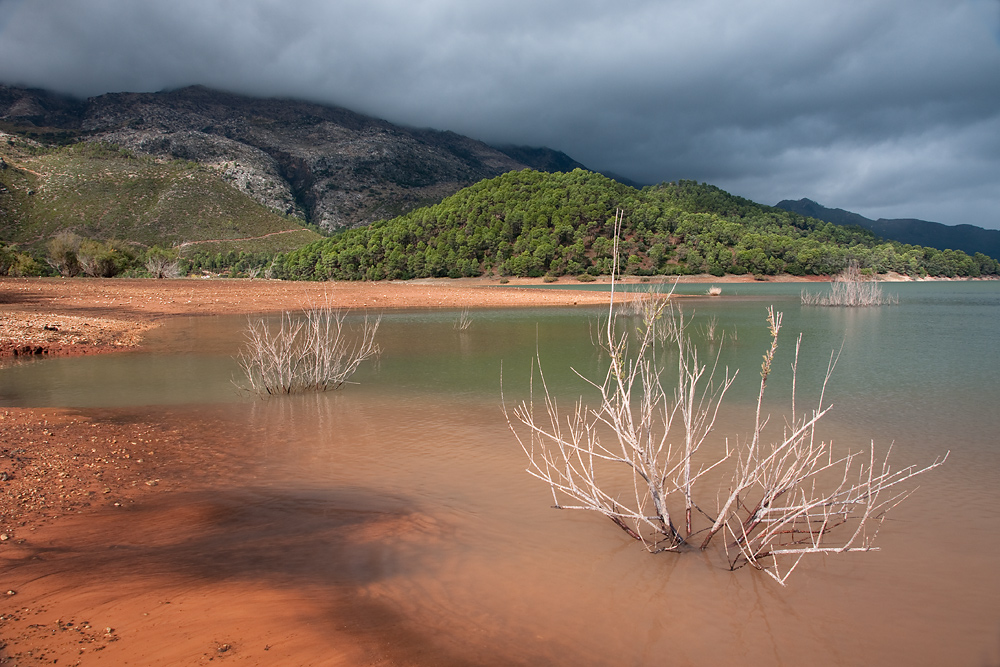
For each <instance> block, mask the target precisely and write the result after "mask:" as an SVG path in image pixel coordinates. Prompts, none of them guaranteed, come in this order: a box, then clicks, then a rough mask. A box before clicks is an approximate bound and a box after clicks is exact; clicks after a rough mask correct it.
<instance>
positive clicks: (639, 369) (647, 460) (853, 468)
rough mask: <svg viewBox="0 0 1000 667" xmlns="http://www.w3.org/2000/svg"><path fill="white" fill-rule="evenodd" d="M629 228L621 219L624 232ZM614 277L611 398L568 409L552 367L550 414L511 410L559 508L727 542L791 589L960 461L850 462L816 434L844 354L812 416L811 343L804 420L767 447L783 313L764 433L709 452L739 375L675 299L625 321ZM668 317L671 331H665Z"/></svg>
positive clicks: (653, 537)
mask: <svg viewBox="0 0 1000 667" xmlns="http://www.w3.org/2000/svg"><path fill="white" fill-rule="evenodd" d="M620 224H621V218H620V215H619V216H618V218H617V219H616V228H617V227H619V226H620ZM614 256H615V258H617V256H618V254H617V236H616V244H615V255H614ZM616 268H617V267H616ZM613 279H614V275H613V276H612V293H611V307H610V311H609V315H608V321H607V326H606V327H605V328H604V329H603V331H602V336H601V338H600V341H599V345H600V346H601V348H602V349H603V351H604V352H605V353H606V354H607V355H608V358H609V368H608V371H607V373H606V374H605V375H604V377H603V379H601V380H600V381H593V380H588V379H586V378H583V379H584V380H585V381H586V382H588V383H589V385H590V386H591V387H593V388H594V389H595V390H596V392H597V395H598V397H599V400H598V401H597V403H596V404H595V405H593V406H591V405H586V404H584V402H583V401H582V399H581V400H580V401H577V402H576V404H575V405H574V407H573V408H572V409H571V410H569V411H568V412H564V411H562V410H561V409H560V407H559V405H558V403H557V401H556V399H555V398H554V397H553V396H552V394H551V393H550V392H549V390H548V387H547V386H546V384H545V376H544V374H543V373H542V372H541V364H540V360H539V366H538V371H537V377H538V378H539V380H540V383H541V397H540V402H541V404H542V406H543V407H544V410H540V411H536V409H535V408H536V406H535V400H534V396H532V397H530V398H529V399H528V400H527V401H524V402H522V403H520V404H519V405H517V406H515V407H514V408H512V409H511V410H508V409H507V407H506V405H505V406H504V411H505V414H506V415H507V422H508V425H509V426H510V428H511V430H512V431H513V433H514V435H515V437H516V438H517V440H518V442H519V443H520V445H521V447H522V449H523V450H524V452H525V455H526V456H527V458H528V468H527V472H528V473H529V474H530V475H532V476H534V477H536V478H538V479H540V480H542V481H544V482H545V483H547V484H548V485H549V488H550V490H551V492H552V498H553V504H554V506H555V507H556V508H558V509H578V510H587V511H593V512H598V513H600V514H602V515H604V516H606V517H608V518H609V519H610V520H611V521H613V522H614V523H615V524H616V525H617V526H618V527H619V528H621V529H622V530H623V531H625V533H627V534H628V535H629V536H630V537H632V538H634V539H636V540H639V541H640V542H642V544H643V545H644V546H645V547H646V549H648V550H649V551H653V552H659V551H682V550H685V549H708V548H709V547H711V546H712V545H713V544H718V543H719V542H721V543H722V544H721V548H723V549H724V552H725V554H726V556H727V561H728V563H729V567H730V568H731V569H734V570H735V569H739V568H742V567H744V566H746V565H750V566H751V567H754V568H756V569H759V570H762V571H764V572H766V573H767V574H768V575H769V576H771V577H773V578H774V579H775V580H776V581H778V582H779V583H781V584H782V585H783V584H784V583H785V582H786V581H787V579H788V576H789V575H790V574H791V573H792V571H794V570H795V568H796V567H797V566H798V564H799V562H800V561H801V559H802V558H803V557H804V556H806V555H808V554H818V553H840V552H846V551H869V550H872V549H874V548H875V547H874V546H873V540H874V538H875V536H876V534H877V532H878V528H879V526H880V525H881V523H882V521H883V520H884V518H885V515H886V512H888V511H889V510H890V509H892V508H893V507H895V505H897V504H898V503H899V502H900V501H901V500H902V499H903V498H904V497H905V496H906V495H907V493H906V492H905V491H901V490H900V489H901V487H900V486H899V485H900V484H901V483H902V482H905V481H906V480H908V479H910V478H911V477H913V476H915V475H918V474H920V473H922V472H925V471H927V470H930V469H931V468H934V467H937V466H938V465H941V464H942V463H944V460H945V459H946V458H947V454H946V455H945V456H944V457H943V458H940V459H937V460H935V461H934V462H933V463H931V464H930V465H928V466H926V467H923V468H917V467H916V466H908V467H905V468H902V469H900V470H897V471H894V470H892V469H891V467H890V465H889V462H888V454H886V455H885V457H884V458H878V457H876V455H875V450H874V444H872V446H871V448H870V449H868V450H867V451H863V452H848V453H846V454H841V455H836V454H835V453H834V452H833V450H832V448H831V445H830V443H828V442H824V441H821V440H819V439H818V438H817V434H816V425H817V423H818V422H819V421H820V419H821V418H822V417H823V416H824V415H825V414H826V413H827V412H828V410H829V406H828V405H827V404H826V403H825V402H824V401H825V387H826V383H827V380H829V377H830V373H832V371H833V367H834V365H835V362H836V358H835V357H833V356H831V361H830V364H829V365H828V369H827V375H826V380H824V382H823V389H822V390H821V391H820V396H819V400H818V402H817V405H816V407H815V408H813V409H811V410H810V411H808V412H807V413H805V414H801V415H800V414H799V413H798V408H797V406H796V402H795V391H796V387H795V384H796V382H795V377H796V376H797V370H798V356H799V347H800V344H801V337H800V340H799V343H798V344H797V345H796V351H795V361H794V362H793V363H792V371H793V380H792V401H791V404H792V405H791V415H790V417H789V419H788V420H787V422H786V424H785V426H784V429H783V433H782V436H781V437H780V438H777V439H776V440H775V441H773V442H765V438H764V430H765V426H766V425H767V423H768V417H767V416H766V415H764V414H763V401H764V394H765V388H766V385H767V380H768V378H769V376H770V374H771V368H772V364H773V362H774V358H775V353H776V351H777V349H778V333H779V331H780V329H781V313H778V312H775V311H774V309H773V308H770V309H768V315H767V321H768V326H769V329H770V333H771V343H770V347H769V348H768V350H767V351H766V353H765V354H764V359H763V363H762V364H761V382H760V390H759V393H758V397H757V408H756V413H755V420H754V424H753V431H752V434H751V435H750V436H749V437H748V438H746V439H745V440H744V442H743V443H742V444H739V443H738V444H737V446H733V447H731V446H730V444H729V442H728V440H727V441H726V442H725V447H724V448H719V450H718V451H717V453H716V454H714V455H706V456H702V455H701V452H702V451H703V450H704V449H705V448H704V447H703V445H704V443H705V441H706V439H707V437H708V435H709V434H710V432H711V431H712V430H713V427H714V425H715V423H716V420H717V416H718V414H719V409H720V407H721V404H722V400H723V398H724V396H725V394H726V392H727V391H728V389H729V388H730V387H731V385H732V383H733V380H734V379H735V377H736V374H735V373H732V374H731V373H730V372H729V371H728V369H726V370H725V371H724V374H723V378H722V379H721V380H717V379H716V371H717V370H718V369H717V366H718V359H719V357H718V353H717V354H716V356H715V357H714V359H711V360H709V361H708V362H705V361H703V360H701V359H700V358H699V355H698V349H697V347H696V346H695V345H694V344H692V342H691V340H690V338H689V337H688V336H687V334H686V332H685V329H686V324H685V322H684V320H683V315H681V314H679V313H678V312H677V311H675V310H674V309H673V308H671V307H670V306H669V305H668V302H666V301H661V302H659V303H658V304H657V305H655V306H653V307H647V310H646V312H645V313H644V315H643V318H642V319H643V324H642V326H640V327H638V329H637V331H636V332H635V334H634V338H632V337H631V336H630V334H629V332H628V331H627V330H626V329H625V328H624V327H621V326H619V324H618V322H617V320H616V316H615V310H614V282H613ZM664 319H666V320H669V322H670V324H669V325H667V326H663V325H662V324H661V323H662V321H663V320H664ZM657 331H668V332H671V333H670V335H667V336H658V335H656V332H657ZM663 345H670V346H671V347H672V348H673V353H674V354H675V355H676V359H677V362H676V363H677V377H676V379H675V380H674V381H673V382H672V383H671V384H672V389H670V390H668V389H666V388H665V387H664V384H663V381H664V376H665V374H666V371H667V369H666V368H665V367H664V366H663V364H662V362H661V361H660V360H661V359H663V358H664V356H665V355H663V354H662V351H663ZM533 375H534V373H533ZM581 377H582V376H581ZM726 469H728V471H729V472H728V474H726V473H725V472H724V470H726ZM709 473H711V476H712V478H713V479H715V480H718V479H719V478H720V477H721V479H722V482H721V483H720V482H718V481H715V482H714V483H713V486H712V488H711V489H709V491H708V493H707V494H706V495H707V496H709V497H710V498H716V499H718V500H717V505H716V508H715V509H714V510H709V509H707V507H708V506H707V505H706V504H705V503H701V502H699V501H698V497H699V496H698V491H699V482H701V481H702V480H704V479H706V478H707V476H708V475H709ZM835 529H837V530H835ZM720 533H722V535H721V536H720V535H719V534H720Z"/></svg>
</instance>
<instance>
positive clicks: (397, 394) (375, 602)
mask: <svg viewBox="0 0 1000 667" xmlns="http://www.w3.org/2000/svg"><path fill="white" fill-rule="evenodd" d="M823 288H824V286H822V285H815V284H812V285H806V286H805V289H810V290H818V289H823ZM801 289H803V285H801V284H774V285H770V284H749V285H723V295H722V296H720V297H715V298H697V297H696V298H690V299H683V300H682V308H683V309H684V312H685V315H686V316H687V317H688V318H689V319H690V321H691V325H690V329H689V331H690V332H691V333H692V335H693V337H694V338H695V340H696V341H698V342H699V343H700V344H702V345H704V349H705V350H706V351H707V352H713V351H719V360H720V366H721V367H729V368H731V369H739V375H738V377H737V381H736V383H735V384H734V386H733V389H732V390H731V392H730V393H729V395H728V396H727V398H726V402H725V404H724V407H723V411H722V416H721V417H720V420H719V422H718V424H717V427H716V431H715V433H714V434H713V435H712V436H711V439H712V442H713V443H714V444H713V445H712V446H714V447H716V448H718V447H721V446H722V445H721V443H722V442H724V439H725V438H726V437H729V438H730V439H731V440H732V439H735V438H737V437H741V436H745V435H746V434H747V433H748V431H749V430H750V428H751V426H752V421H749V420H750V419H752V409H753V403H754V400H755V398H756V390H757V385H758V383H759V375H758V369H759V364H760V358H761V354H762V353H763V352H764V350H765V347H766V345H767V342H768V334H767V329H766V323H765V309H766V307H767V306H768V305H772V304H773V305H774V306H775V307H776V309H778V310H780V311H782V312H783V313H784V327H783V330H782V337H781V340H780V347H779V353H778V360H777V363H776V370H775V374H774V376H773V378H772V380H771V382H770V383H769V394H768V402H767V405H766V408H767V410H768V412H769V413H770V414H771V415H772V420H773V421H774V423H776V424H780V423H781V418H782V415H784V414H786V413H787V406H788V396H789V381H790V376H791V373H790V370H789V364H790V362H791V354H792V351H793V349H794V344H795V338H796V336H797V335H798V334H799V333H800V332H801V333H802V360H801V361H800V369H799V378H798V386H799V398H798V400H799V401H800V402H801V403H803V404H805V403H808V402H809V400H810V399H812V398H814V397H815V395H816V392H817V391H818V389H819V386H820V383H821V380H822V377H823V374H824V372H825V370H826V367H827V362H828V360H829V358H830V355H831V353H832V352H839V361H838V363H837V367H836V370H835V372H834V375H833V378H832V380H831V382H830V384H829V387H828V388H827V399H828V401H829V402H830V403H832V404H833V406H834V407H833V410H832V412H831V413H830V414H829V415H828V416H827V417H826V418H825V419H824V420H823V425H822V429H821V435H823V437H824V438H827V439H831V438H832V439H833V441H834V443H835V446H836V447H837V448H841V449H845V450H846V449H855V450H856V449H860V448H862V447H867V446H868V445H869V444H870V443H871V442H872V441H874V443H875V446H876V449H877V450H878V451H879V452H885V451H886V449H887V448H889V447H890V446H892V448H893V452H892V458H891V459H890V460H891V461H892V462H893V463H894V464H895V466H896V467H900V466H902V465H906V464H909V463H916V464H927V463H930V462H931V461H932V460H933V459H934V458H935V457H937V456H940V455H943V454H944V453H945V452H946V451H950V452H951V455H950V458H949V459H948V462H947V463H946V464H945V465H944V466H943V467H940V468H938V469H936V470H933V471H931V472H930V473H928V474H926V475H924V476H922V477H920V478H918V479H917V480H915V482H916V483H914V484H912V485H910V486H911V488H916V487H919V488H916V490H915V492H914V493H913V495H912V496H911V497H910V498H908V499H907V500H906V501H905V502H904V503H903V504H902V505H900V506H899V507H898V508H896V509H895V510H894V511H893V512H892V513H891V514H890V515H889V519H888V520H887V521H886V523H885V524H884V526H883V528H882V530H881V533H880V535H879V540H878V544H877V545H878V546H879V547H880V550H878V551H874V552H870V553H864V554H841V555H836V556H827V557H823V556H819V557H816V558H814V559H812V560H807V561H805V562H804V563H803V565H801V566H800V567H799V569H798V570H797V571H796V573H795V574H794V575H793V576H792V578H791V579H790V581H789V585H788V586H787V587H785V588H782V587H781V586H779V585H777V584H776V583H775V582H773V581H771V580H770V579H768V578H767V577H766V576H764V575H762V574H761V573H758V572H754V571H751V570H749V569H743V570H740V571H737V572H730V571H729V570H728V569H726V568H725V566H724V565H725V564H724V562H723V561H722V560H721V559H719V558H717V557H714V556H712V555H711V554H702V553H684V554H658V555H651V554H649V553H646V552H645V551H643V550H642V549H641V547H640V546H639V545H638V544H637V543H635V542H633V541H631V540H629V539H628V538H627V537H626V536H625V535H624V534H623V533H622V532H621V531H619V530H617V529H616V528H615V527H614V526H613V525H612V524H611V523H610V522H609V521H607V520H606V519H604V518H603V517H600V516H597V515H593V514H588V513H582V512H577V513H573V512H561V511H557V510H553V509H550V507H549V506H550V505H551V496H550V494H549V491H548V489H547V487H546V486H545V485H544V484H542V483H541V482H539V481H538V480H536V479H533V478H531V477H530V476H529V475H527V474H526V473H525V472H524V467H525V463H526V460H525V456H524V453H523V452H522V451H521V449H520V447H519V446H518V444H517V441H516V440H515V439H514V437H513V436H512V434H511V432H510V430H509V429H508V426H507V423H506V421H505V419H504V415H503V412H502V410H501V377H502V384H503V394H504V396H505V398H506V401H507V402H508V404H512V403H514V402H516V401H518V400H522V399H524V398H526V397H527V395H528V388H529V381H530V376H531V366H532V362H533V359H535V358H536V357H537V359H538V360H540V363H541V364H542V367H543V368H544V371H545V375H546V380H547V382H548V385H549V388H550V390H552V392H553V393H554V394H555V395H556V396H558V397H559V398H560V400H561V401H563V402H564V404H566V405H569V404H570V403H571V402H572V401H573V400H575V399H576V398H579V397H583V399H584V400H585V401H586V400H588V399H592V397H593V393H592V392H591V391H589V390H588V388H587V386H586V384H585V383H583V382H582V381H581V380H580V379H579V378H578V377H577V376H576V375H575V373H574V370H573V369H575V371H576V372H579V373H580V374H582V375H583V376H585V377H593V378H596V377H598V376H599V375H600V373H601V371H602V369H603V368H604V363H605V360H604V359H603V358H602V355H601V354H600V352H599V351H598V350H596V348H595V347H594V345H593V342H592V341H593V337H594V334H595V329H596V328H597V327H599V326H600V322H601V320H602V318H603V317H605V316H606V311H605V310H604V309H591V308H564V309H522V310H516V309H515V310H483V311H473V312H472V313H471V317H472V320H473V323H472V325H471V327H470V328H468V329H467V330H464V331H460V330H458V329H457V328H456V326H455V322H456V320H457V318H458V313H457V312H455V311H402V312H387V313H385V314H384V317H383V321H382V325H381V328H380V330H379V334H378V342H379V344H380V346H381V349H382V353H381V356H380V357H379V359H378V361H377V362H375V363H370V364H367V365H365V366H364V367H362V369H361V370H360V371H359V372H358V374H357V375H356V376H355V377H354V378H353V379H354V381H356V382H357V384H351V385H348V386H345V387H344V388H343V389H341V390H339V391H336V392H328V393H325V394H320V395H302V396H291V397H278V398H274V399H270V400H266V401H261V400H256V399H251V398H247V397H246V396H242V395H240V394H239V392H238V391H237V390H236V388H235V385H234V380H235V381H236V382H237V383H238V381H239V378H240V370H239V367H238V365H237V363H236V361H235V360H234V357H235V355H236V353H237V351H238V350H239V347H240V345H241V340H242V334H241V331H242V328H243V327H244V326H245V324H246V318H231V317H230V318H214V317H200V318H180V319H177V320H173V321H171V322H169V323H167V324H166V325H165V326H163V327H161V328H160V329H158V330H156V331H155V332H154V333H153V334H152V336H151V338H150V340H149V345H148V346H147V348H146V349H144V350H143V351H142V352H137V353H129V354H121V355H114V356H105V357H81V358H66V359H48V360H42V361H31V362H27V363H17V362H7V363H5V365H4V366H2V367H0V378H2V382H0V405H4V406H27V407H49V406H54V407H72V408H76V409H80V410H82V411H87V410H90V409H96V408H100V409H102V410H107V409H121V410H130V411H132V412H134V411H135V410H136V409H144V410H148V412H149V414H150V415H151V418H154V419H155V418H161V417H160V416H162V418H164V419H178V418H181V417H179V415H184V414H185V413H188V412H189V413H191V414H197V415H198V419H199V421H200V422H201V423H207V424H212V423H217V424H219V428H218V433H214V434H211V437H212V439H214V440H215V442H217V444H218V446H219V447H225V448H229V449H233V448H235V449H237V450H238V451H241V452H245V457H246V459H247V460H249V461H252V462H253V467H254V474H253V475H252V476H248V477H247V478H246V481H245V483H242V486H243V490H242V492H243V493H244V496H243V497H244V498H246V499H247V502H248V503H249V504H250V505H253V506H255V507H261V508H266V509H267V511H268V512H270V513H271V515H272V516H274V517H276V518H275V522H276V523H275V525H273V526H271V529H272V530H277V531H279V532H281V534H282V535H285V536H286V537H287V538H288V539H285V540H284V550H283V551H281V552H280V553H275V552H265V553H261V554H259V558H260V559H262V560H267V559H279V558H280V559H288V560H292V561H294V562H296V563H297V566H296V568H295V576H294V577H293V578H292V580H291V581H288V580H283V583H282V585H286V586H291V587H292V588H293V589H294V590H299V591H302V594H303V595H312V594H315V591H317V590H321V589H323V587H325V586H329V585H330V583H331V581H335V583H336V585H337V586H338V587H339V589H340V590H348V591H350V597H349V599H350V600H353V601H354V602H355V603H357V604H358V605H359V608H361V607H364V608H365V609H367V610H369V611H368V615H367V616H366V618H368V619H369V621H370V622H371V623H372V624H373V627H374V628H375V629H376V630H375V631H376V632H383V633H384V636H385V638H386V640H387V641H389V638H391V637H397V640H396V643H395V644H393V643H392V642H391V641H389V644H390V645H391V646H395V647H396V649H395V650H397V651H398V652H399V655H398V658H399V660H400V661H401V662H403V663H407V662H411V661H416V662H420V663H422V664H443V663H447V662H451V663H455V664H558V665H580V664H587V665H590V664H593V665H612V664H613V665H633V664H634V665H642V664H651V663H654V662H656V663H665V664H676V665H704V664H769V665H775V664H776V665H798V664H814V665H857V664H906V665H941V664H950V665H984V664H997V662H998V661H1000V602H998V601H1000V568H998V567H997V556H996V554H997V553H1000V436H998V431H1000V410H998V405H1000V354H998V352H997V348H998V342H1000V283H997V282H969V283H964V282H963V283H959V282H954V283H952V282H936V283H903V284H892V285H887V286H886V288H885V289H886V291H888V292H890V293H893V294H897V295H898V297H899V304H898V305H894V306H888V307H881V308H868V309H840V308H820V307H803V306H801V305H800V303H799V293H800V290H801ZM697 290H698V292H703V290H704V287H703V286H702V287H698V288H697ZM691 291H692V292H694V288H692V290H691ZM713 324H714V327H715V335H714V336H711V335H710V333H709V329H710V328H711V326H712V325H713ZM710 338H714V340H709V339H710ZM318 498H320V499H323V502H324V503H326V505H324V506H327V505H329V506H334V507H336V508H337V509H338V510H351V511H359V512H361V511H365V510H367V509H377V510H379V511H382V512H387V513H389V514H393V515H396V516H399V517H400V518H401V519H400V520H401V522H402V523H401V527H400V529H399V530H398V531H397V532H395V533H389V534H384V535H380V536H379V537H378V538H377V539H376V538H372V539H368V540H361V541H360V542H358V543H357V544H356V545H355V546H353V547H351V546H347V547H345V546H344V545H343V544H341V543H340V542H336V543H334V542H333V541H331V542H330V543H329V544H327V543H325V542H324V539H325V538H323V537H322V536H319V537H317V534H319V533H317V534H312V533H310V532H309V531H306V530H303V529H301V528H302V526H310V527H315V526H316V524H317V522H318V521H322V519H321V518H319V519H318V518H317V517H318V516H320V515H321V514H322V512H320V515H318V514H317V506H318V505H317V503H318V501H317V499H318ZM321 504H322V503H321ZM404 524H405V525H404ZM296 525H298V526H299V529H296V527H295V526H296ZM220 530H232V531H233V533H232V535H231V536H230V538H231V539H230V546H229V547H227V548H232V545H231V542H232V541H233V540H235V541H239V540H240V539H241V538H240V535H242V534H243V533H241V532H240V530H239V529H238V527H235V528H234V527H232V526H230V527H229V528H225V527H223V528H220ZM310 530H311V529H310ZM222 542H225V540H223V541H222ZM200 548H205V547H204V545H203V546H202V547H200ZM248 548H249V547H248ZM276 569H278V568H268V567H266V566H263V565H262V566H261V567H260V568H259V569H257V570H254V571H255V572H256V573H257V575H256V576H260V577H268V576H272V574H269V573H273V572H274V571H275V570H276ZM371 610H375V611H371ZM379 610H381V611H379ZM317 622H322V619H318V620H317ZM380 624H381V625H380ZM380 627H381V628H382V630H379V628H380ZM400 636H406V637H419V638H420V643H419V645H420V653H419V655H420V657H419V659H415V658H414V657H413V656H414V655H415V654H414V653H413V647H414V645H415V644H412V643H407V642H406V641H403V640H398V637H400Z"/></svg>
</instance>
